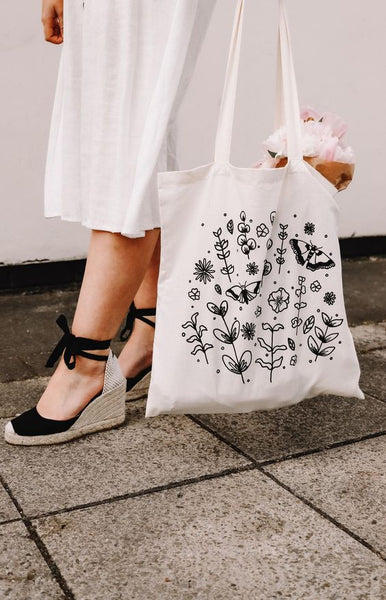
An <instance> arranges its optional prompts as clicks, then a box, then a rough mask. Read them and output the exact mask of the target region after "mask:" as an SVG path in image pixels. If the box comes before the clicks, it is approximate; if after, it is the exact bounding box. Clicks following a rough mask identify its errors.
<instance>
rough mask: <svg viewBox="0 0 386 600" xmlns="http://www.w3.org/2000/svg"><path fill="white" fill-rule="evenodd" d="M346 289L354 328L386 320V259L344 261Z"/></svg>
mask: <svg viewBox="0 0 386 600" xmlns="http://www.w3.org/2000/svg"><path fill="white" fill-rule="evenodd" d="M342 272H343V289H344V298H345V304H346V310H347V315H348V320H349V322H350V323H351V325H357V324H359V323H363V322H365V321H369V320H370V321H374V322H379V321H385V320H386V303H385V291H386V258H384V257H380V256H379V257H378V256H377V257H370V258H364V259H362V260H344V261H343V265H342Z"/></svg>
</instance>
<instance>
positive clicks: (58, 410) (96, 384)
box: [36, 350, 109, 421]
mask: <svg viewBox="0 0 386 600" xmlns="http://www.w3.org/2000/svg"><path fill="white" fill-rule="evenodd" d="M89 352H90V354H102V355H103V356H107V355H108V353H109V350H93V351H89ZM105 368H106V362H104V361H96V360H90V359H88V358H85V357H83V356H77V357H76V365H75V368H74V369H72V370H69V369H68V368H67V366H66V364H65V362H64V360H63V357H62V358H61V359H60V363H59V364H58V367H57V369H56V371H55V373H54V374H53V375H52V377H51V379H50V381H49V382H48V385H47V387H46V389H45V391H44V393H43V395H42V397H41V398H40V400H39V402H38V403H37V405H36V409H37V411H38V413H39V414H40V415H41V416H42V417H45V418H46V419H55V420H60V421H64V420H66V419H71V418H72V417H75V416H76V415H77V414H78V413H79V412H80V411H81V410H82V409H83V408H84V407H85V406H86V404H87V403H88V402H89V401H90V400H91V398H92V397H93V396H95V394H97V393H98V392H101V391H102V388H103V380H104V373H105Z"/></svg>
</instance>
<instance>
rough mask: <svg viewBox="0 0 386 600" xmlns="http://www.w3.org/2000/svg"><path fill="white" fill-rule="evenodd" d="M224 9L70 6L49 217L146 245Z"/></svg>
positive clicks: (130, 3) (190, 0) (208, 1)
mask: <svg viewBox="0 0 386 600" xmlns="http://www.w3.org/2000/svg"><path fill="white" fill-rule="evenodd" d="M215 2H216V0H113V1H112V0H84V1H83V0H64V16H63V24H64V42H63V47H62V54H61V59H60V65H59V72H58V79H57V86H56V92H55V100H54V106H53V111H52V117H51V127H50V134H49V140H48V149H47V157H46V171H45V185H44V216H45V217H61V218H62V219H64V220H67V221H79V222H81V223H82V224H83V225H85V226H86V227H89V228H91V229H102V230H105V231H113V232H120V233H122V234H123V235H125V236H127V237H142V236H144V234H145V230H148V229H153V228H154V227H159V226H160V221H159V209H158V191H157V172H158V171H166V170H178V168H179V167H178V162H177V157H176V153H175V135H176V114H177V109H178V107H179V105H180V103H181V100H182V98H183V96H184V93H185V91H186V88H187V86H188V83H189V80H190V77H191V75H192V72H193V70H194V66H195V63H196V59H197V56H198V54H199V50H200V47H201V43H202V41H203V39H204V36H205V33H206V30H207V26H208V24H209V21H210V18H211V15H212V13H213V9H214V6H215Z"/></svg>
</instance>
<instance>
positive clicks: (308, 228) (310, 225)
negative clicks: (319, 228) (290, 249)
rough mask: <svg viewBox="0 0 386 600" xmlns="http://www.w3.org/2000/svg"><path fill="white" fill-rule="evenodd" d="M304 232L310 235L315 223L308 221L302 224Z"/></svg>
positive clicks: (313, 230) (313, 231)
mask: <svg viewBox="0 0 386 600" xmlns="http://www.w3.org/2000/svg"><path fill="white" fill-rule="evenodd" d="M304 233H305V234H306V235H312V234H313V233H315V225H314V224H313V223H310V222H309V221H308V222H307V223H306V224H305V225H304Z"/></svg>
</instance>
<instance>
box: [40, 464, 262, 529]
mask: <svg viewBox="0 0 386 600" xmlns="http://www.w3.org/2000/svg"><path fill="white" fill-rule="evenodd" d="M254 469H256V465H254V464H248V465H243V466H240V467H234V468H230V469H224V470H223V471H218V472H217V473H208V474H206V475H199V476H198V477H190V478H188V479H181V480H180V481H171V482H169V483H165V484H164V485H157V486H155V487H152V488H146V489H144V490H138V491H136V492H127V493H126V494H119V495H118V496H111V497H109V498H103V499H102V500H94V501H93V502H86V503H84V504H76V505H74V506H69V507H68V508H59V509H58V510H52V511H47V512H46V513H41V514H37V515H32V516H30V517H28V518H29V519H30V520H31V521H37V520H39V519H45V518H47V517H53V516H56V515H62V514H67V513H71V512H75V511H77V510H85V509H87V508H94V507H96V506H103V505H105V504H114V503H115V502H120V501H122V500H131V499H132V498H141V497H143V496H149V495H151V494H156V493H159V492H165V491H167V490H173V489H177V488H183V487H187V486H189V485H194V484H196V483H201V482H202V481H210V480H212V479H221V478H222V477H228V476H229V475H235V474H237V473H244V472H246V471H253V470H254Z"/></svg>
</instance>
